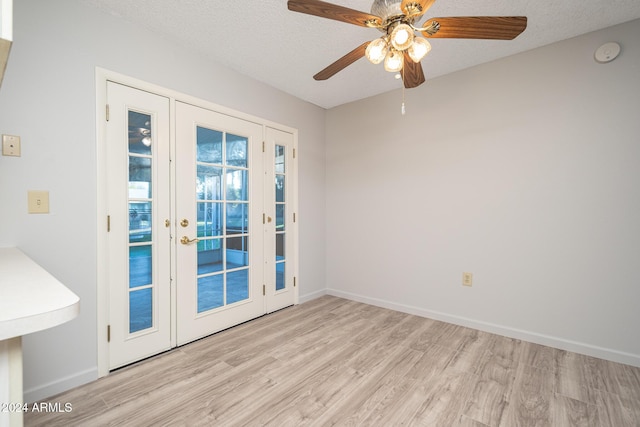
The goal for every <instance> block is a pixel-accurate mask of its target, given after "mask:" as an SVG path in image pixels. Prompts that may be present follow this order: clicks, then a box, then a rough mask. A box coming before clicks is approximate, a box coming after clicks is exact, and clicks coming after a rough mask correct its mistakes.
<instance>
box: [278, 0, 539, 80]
mask: <svg viewBox="0 0 640 427" xmlns="http://www.w3.org/2000/svg"><path fill="white" fill-rule="evenodd" d="M434 2H435V0H374V1H373V4H372V6H371V13H365V12H361V11H359V10H354V9H350V8H348V7H344V6H339V5H336V4H332V3H327V2H324V1H320V0H289V1H288V2H287V7H288V8H289V10H292V11H294V12H300V13H305V14H308V15H314V16H319V17H321V18H328V19H333V20H336V21H341V22H346V23H349V24H353V25H358V26H361V27H367V28H376V29H378V30H380V31H382V32H383V33H384V36H382V37H380V38H377V39H375V40H373V41H372V42H368V43H364V44H363V45H361V46H358V47H357V48H355V49H354V50H352V51H351V52H349V53H347V54H346V55H344V56H343V57H342V58H340V59H338V60H337V61H335V62H334V63H333V64H331V65H329V66H328V67H326V68H325V69H324V70H322V71H320V72H319V73H317V74H316V75H315V76H313V78H314V79H316V80H326V79H328V78H330V77H331V76H333V75H335V74H336V73H338V72H339V71H341V70H343V69H344V68H346V67H348V66H349V65H351V64H352V63H354V62H355V61H357V60H358V59H360V58H362V57H363V56H364V57H366V58H367V59H368V60H369V61H371V62H372V63H373V64H379V63H381V62H383V61H384V68H385V70H387V71H389V72H392V73H398V72H399V71H402V74H401V76H402V79H403V82H404V87H405V88H414V87H417V86H420V85H421V84H422V83H424V82H425V77H424V72H423V70H422V65H421V64H420V61H421V60H422V59H423V58H424V57H425V55H427V54H428V53H429V51H430V50H431V44H430V43H429V42H428V41H427V40H426V39H424V38H422V37H419V36H416V32H417V33H421V34H422V35H423V36H424V37H427V38H429V37H436V38H462V39H491V40H512V39H514V38H515V37H517V36H518V35H519V34H521V33H522V32H523V31H524V30H525V28H526V27H527V18H526V17H524V16H471V17H469V16H467V17H449V18H432V19H429V20H427V21H425V23H424V24H423V25H422V27H416V26H414V24H415V23H416V22H417V21H419V20H420V19H421V18H422V16H423V15H424V13H425V12H426V11H427V10H428V9H429V8H430V7H431V6H432V5H433V3H434Z"/></svg>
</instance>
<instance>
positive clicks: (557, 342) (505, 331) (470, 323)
mask: <svg viewBox="0 0 640 427" xmlns="http://www.w3.org/2000/svg"><path fill="white" fill-rule="evenodd" d="M326 294H327V295H333V296H336V297H340V298H345V299H349V300H352V301H358V302H362V303H365V304H369V305H375V306H377V307H382V308H388V309H390V310H395V311H400V312H402V313H407V314H414V315H416V316H420V317H427V318H429V319H434V320H440V321H442V322H447V323H452V324H454V325H460V326H466V327H468V328H473V329H477V330H480V331H484V332H490V333H493V334H497V335H502V336H505V337H509V338H515V339H519V340H523V341H528V342H532V343H535V344H540V345H545V346H548V347H553V348H557V349H560V350H567V351H572V352H574V353H580V354H584V355H587V356H592V357H597V358H599V359H605V360H610V361H612V362H618V363H624V364H626V365H631V366H637V367H640V355H637V354H631V353H625V352H621V351H617V350H612V349H608V348H603V347H598V346H594V345H591V344H585V343H580V342H576V341H571V340H566V339H563V338H558V337H553V336H549V335H543V334H538V333H535V332H529V331H523V330H521V329H515V328H510V327H508V326H502V325H496V324H493V323H487V322H481V321H478V320H474V319H468V318H466V317H460V316H454V315H450V314H447V313H441V312H437V311H432V310H426V309H424V308H420V307H414V306H409V305H404V304H398V303H394V302H390V301H385V300H381V299H377V298H370V297H365V296H363V295H357V294H352V293H349V292H342V291H339V290H336V289H327V290H326Z"/></svg>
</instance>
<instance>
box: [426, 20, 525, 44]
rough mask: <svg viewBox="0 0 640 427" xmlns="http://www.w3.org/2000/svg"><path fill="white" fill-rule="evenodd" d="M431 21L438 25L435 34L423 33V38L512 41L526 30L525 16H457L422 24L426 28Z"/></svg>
mask: <svg viewBox="0 0 640 427" xmlns="http://www.w3.org/2000/svg"><path fill="white" fill-rule="evenodd" d="M433 21H436V22H437V23H438V24H440V29H439V30H438V31H437V32H436V33H435V34H430V33H429V31H423V32H422V34H423V35H424V36H425V37H431V38H448V39H491V40H513V39H514V38H516V37H517V36H518V35H520V33H522V32H523V31H524V30H525V28H527V17H526V16H458V17H450V18H433V19H430V20H428V21H427V22H425V23H424V25H423V27H424V28H427V27H429V26H430V25H431V23H432V22H433Z"/></svg>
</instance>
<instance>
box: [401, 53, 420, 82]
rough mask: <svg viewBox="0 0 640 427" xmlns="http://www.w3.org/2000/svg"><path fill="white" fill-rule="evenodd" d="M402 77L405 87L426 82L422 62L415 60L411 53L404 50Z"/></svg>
mask: <svg viewBox="0 0 640 427" xmlns="http://www.w3.org/2000/svg"><path fill="white" fill-rule="evenodd" d="M402 79H403V81H404V87H406V88H407V89H411V88H414V87H418V86H420V85H421V84H422V83H424V82H425V78H424V72H423V71H422V64H420V63H419V62H417V63H416V62H413V60H412V59H411V57H410V56H409V54H408V53H407V52H406V51H405V52H404V68H403V70H402Z"/></svg>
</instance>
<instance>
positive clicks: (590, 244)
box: [326, 21, 640, 365]
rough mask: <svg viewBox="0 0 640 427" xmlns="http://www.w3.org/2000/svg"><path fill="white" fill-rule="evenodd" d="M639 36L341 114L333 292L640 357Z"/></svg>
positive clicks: (449, 80)
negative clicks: (609, 50)
mask: <svg viewBox="0 0 640 427" xmlns="http://www.w3.org/2000/svg"><path fill="white" fill-rule="evenodd" d="M639 40H640V21H633V22H630V23H626V24H623V25H619V26H616V27H612V28H609V29H605V30H602V31H598V32H594V33H591V34H588V35H584V36H581V37H577V38H574V39H570V40H566V41H564V42H561V43H556V44H553V45H550V46H546V47H543V48H540V49H535V50H532V51H529V52H525V53H522V54H519V55H516V56H512V57H509V58H506V59H503V60H499V61H496V62H492V63H488V64H485V65H482V66H478V67H475V68H472V69H467V70H464V71H461V72H458V73H455V74H452V75H449V76H445V77H442V78H437V79H434V80H427V83H426V84H424V85H423V86H421V87H419V88H417V89H416V90H412V91H408V92H407V93H406V97H407V100H406V109H407V114H406V115H405V116H401V114H400V105H401V100H402V95H401V92H400V91H395V92H391V93H386V94H383V95H380V96H376V97H374V98H369V99H366V100H363V101H358V102H354V103H351V104H347V105H343V106H341V107H337V108H334V109H332V110H330V111H329V112H328V115H327V172H326V174H327V227H326V230H327V286H328V290H329V293H333V294H336V295H341V296H346V297H349V298H353V299H357V300H361V301H365V302H370V303H374V304H378V305H382V306H387V307H391V308H395V309H399V310H404V311H408V312H413V313H418V314H422V315H425V316H430V317H435V318H439V319H444V320H448V321H450V322H453V323H458V324H463V325H469V326H473V327H477V328H479V329H484V330H488V331H495V332H499V333H502V334H504V335H509V336H514V337H518V338H525V339H529V340H531V341H534V342H539V343H543V344H550V345H554V346H557V347H560V348H566V349H572V350H576V351H580V352H583V353H587V354H591V355H596V356H599V357H604V358H609V359H613V360H618V361H623V362H626V363H631V364H635V365H640V335H639V334H638V325H640V310H639V309H638V301H640V280H639V278H638V277H639V276H638V267H637V266H638V260H639V259H640V221H639V220H638V219H639V218H640V189H639V187H638V185H639V184H638V183H640V167H639V166H638V165H639V164H640V163H639V162H640V79H639V78H640V44H639V43H638V41H639ZM610 41H617V42H619V43H620V44H621V45H622V53H621V55H620V56H619V57H618V58H617V59H616V60H615V61H613V62H611V63H608V64H598V63H596V62H595V61H594V57H593V55H594V51H595V50H596V49H597V48H598V47H599V46H600V45H602V44H603V43H605V42H610ZM470 43H472V41H470ZM439 48H442V49H445V48H446V46H445V43H444V42H443V43H441V44H440V47H439ZM423 65H424V68H425V74H426V76H427V78H428V75H429V59H428V58H427V59H425V60H424V61H423ZM463 272H471V273H473V275H474V276H473V279H474V283H473V286H472V287H471V288H469V287H463V286H462V283H461V282H462V273H463Z"/></svg>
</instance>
